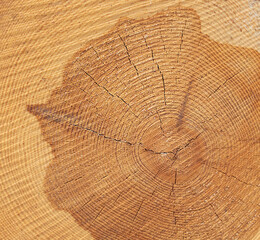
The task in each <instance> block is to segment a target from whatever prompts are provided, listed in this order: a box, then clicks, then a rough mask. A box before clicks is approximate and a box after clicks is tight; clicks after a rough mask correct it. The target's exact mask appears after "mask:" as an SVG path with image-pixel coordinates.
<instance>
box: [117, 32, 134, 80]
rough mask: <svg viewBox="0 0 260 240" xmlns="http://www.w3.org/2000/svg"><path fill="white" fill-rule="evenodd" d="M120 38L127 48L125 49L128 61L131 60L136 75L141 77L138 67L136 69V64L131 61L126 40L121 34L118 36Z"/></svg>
mask: <svg viewBox="0 0 260 240" xmlns="http://www.w3.org/2000/svg"><path fill="white" fill-rule="evenodd" d="M118 36H119V38H120V40H121V41H122V43H123V44H124V47H125V49H126V53H127V56H128V60H129V62H130V64H131V65H132V66H133V67H134V68H135V71H136V75H137V76H139V72H138V69H137V67H136V66H135V64H134V63H133V62H132V61H131V57H130V53H129V51H128V48H127V45H126V43H125V41H124V39H123V38H122V37H121V36H120V34H118Z"/></svg>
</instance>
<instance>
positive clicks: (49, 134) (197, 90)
mask: <svg viewBox="0 0 260 240" xmlns="http://www.w3.org/2000/svg"><path fill="white" fill-rule="evenodd" d="M259 78H260V54H259V53H258V52H256V51H254V50H251V49H246V48H240V47H234V46H231V45H227V44H220V43H217V42H215V41H213V40H211V39H210V38H209V37H208V36H206V35H204V34H202V33H201V28H200V19H199V17H198V15H197V14H196V12H195V11H194V10H192V9H188V8H170V9H168V10H166V11H164V12H160V13H158V14H156V15H154V16H151V17H149V18H146V19H141V20H133V19H121V20H120V21H119V22H118V24H117V25H116V26H115V27H114V28H113V29H112V30H111V31H110V32H109V33H107V34H106V35H104V36H102V37H100V38H98V39H95V40H93V41H91V42H89V43H88V44H87V45H86V47H85V48H84V49H83V50H81V51H79V52H78V53H77V54H76V55H75V56H74V57H73V58H72V60H71V62H70V63H69V64H68V65H67V67H66V69H65V72H64V81H63V84H62V86H61V87H60V88H58V89H56V91H55V92H53V93H52V96H51V98H50V100H49V101H48V102H47V103H46V104H42V105H32V106H28V111H30V112H31V113H33V114H34V115H35V116H36V117H37V119H38V120H39V122H40V125H41V128H42V133H43V135H44V138H45V139H46V141H47V142H48V143H49V144H50V145H51V148H52V152H53V155H54V159H53V161H52V162H51V163H50V165H49V166H48V169H47V173H46V178H45V192H46V194H47V197H48V199H49V201H50V202H51V203H52V205H53V206H54V207H55V208H57V209H60V210H65V211H67V212H68V213H70V214H71V215H72V216H73V217H74V218H75V220H76V222H77V223H78V224H79V225H80V226H82V227H83V228H84V229H86V230H88V231H90V232H91V234H92V236H93V237H94V238H95V239H122V240H125V239H147V240H148V239H149V240H150V239H233V238H234V239H236V238H241V239H243V236H244V234H245V233H246V232H248V231H252V232H253V231H256V230H257V229H258V227H259V213H260V211H259V199H260V192H259V133H260V131H259V119H260V118H259Z"/></svg>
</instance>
